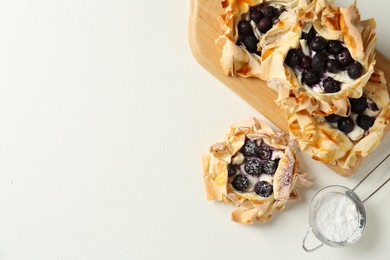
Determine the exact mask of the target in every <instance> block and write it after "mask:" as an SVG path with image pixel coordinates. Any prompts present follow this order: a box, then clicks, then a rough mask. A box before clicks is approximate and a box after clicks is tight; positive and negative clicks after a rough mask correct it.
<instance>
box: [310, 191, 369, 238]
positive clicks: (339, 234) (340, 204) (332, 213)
mask: <svg viewBox="0 0 390 260" xmlns="http://www.w3.org/2000/svg"><path fill="white" fill-rule="evenodd" d="M314 214H315V222H316V226H317V229H318V231H319V232H320V233H321V235H322V236H323V237H325V238H326V239H328V240H330V241H333V242H337V243H341V242H347V243H353V242H355V241H356V240H358V239H359V238H360V236H361V234H362V233H361V230H360V229H359V226H360V224H359V223H360V216H359V212H358V209H357V207H356V205H355V204H354V202H353V201H352V200H351V199H350V198H349V197H347V196H345V195H343V194H340V193H333V194H331V195H329V196H326V197H325V198H324V199H323V200H322V201H319V202H318V203H317V205H316V207H315V212H314Z"/></svg>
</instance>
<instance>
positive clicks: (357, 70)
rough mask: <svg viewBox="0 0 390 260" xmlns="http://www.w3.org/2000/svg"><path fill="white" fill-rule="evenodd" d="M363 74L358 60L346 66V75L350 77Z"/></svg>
mask: <svg viewBox="0 0 390 260" xmlns="http://www.w3.org/2000/svg"><path fill="white" fill-rule="evenodd" d="M362 74H363V66H362V64H360V63H359V62H355V63H354V64H352V65H351V66H349V68H348V76H349V77H350V78H351V79H358V78H360V76H361V75H362Z"/></svg>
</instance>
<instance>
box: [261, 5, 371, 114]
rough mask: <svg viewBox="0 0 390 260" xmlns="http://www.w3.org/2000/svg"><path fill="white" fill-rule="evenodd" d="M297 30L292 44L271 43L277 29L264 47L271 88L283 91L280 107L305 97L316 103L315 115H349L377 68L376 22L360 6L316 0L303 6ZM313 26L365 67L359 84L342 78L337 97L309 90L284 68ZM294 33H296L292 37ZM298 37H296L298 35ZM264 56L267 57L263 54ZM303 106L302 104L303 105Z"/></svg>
mask: <svg viewBox="0 0 390 260" xmlns="http://www.w3.org/2000/svg"><path fill="white" fill-rule="evenodd" d="M296 14H297V16H296V22H297V23H296V26H294V27H292V28H293V29H292V31H290V32H289V34H290V35H289V36H288V37H287V35H286V36H285V37H286V38H288V42H289V43H288V44H282V45H280V46H279V45H276V46H273V45H272V44H270V43H272V42H273V40H272V39H269V36H270V35H272V34H273V33H274V32H273V31H274V30H276V28H273V29H271V30H270V31H269V32H268V34H267V35H265V37H264V39H263V40H262V42H261V43H260V45H262V47H263V50H264V51H265V52H267V53H268V54H267V57H268V59H269V62H268V64H270V65H267V66H266V65H265V62H262V67H263V68H262V69H263V70H265V69H266V68H267V69H268V70H269V71H268V74H269V81H268V85H269V86H270V87H272V88H274V89H276V90H279V98H278V104H280V105H281V104H282V103H283V100H284V99H285V98H288V97H289V96H291V95H295V96H297V97H299V96H301V95H305V96H307V97H308V98H310V99H312V100H311V101H310V103H311V106H314V107H311V108H310V109H311V110H313V111H315V113H317V114H319V115H322V114H326V115H328V114H338V115H341V116H346V115H348V114H349V112H350V111H349V110H350V105H349V102H348V99H349V98H359V97H360V96H361V95H362V94H363V87H364V86H365V85H366V84H367V82H368V80H369V78H370V76H371V74H372V73H373V72H374V66H375V44H376V34H375V26H376V24H375V21H374V20H373V19H369V20H364V21H363V20H361V19H360V14H359V11H358V9H357V7H356V5H351V6H349V7H348V8H342V7H338V6H334V5H333V1H331V2H330V3H329V2H328V1H326V0H313V1H312V3H310V4H309V5H307V6H306V7H305V6H304V4H301V5H300V6H299V7H298V10H297V11H296ZM310 24H312V25H313V26H314V28H315V29H316V31H317V32H318V33H319V34H320V35H321V36H323V37H324V38H325V39H327V40H340V41H343V42H344V43H345V44H346V47H347V48H348V50H349V51H350V53H351V56H352V57H353V58H354V60H355V61H357V62H359V63H361V64H362V65H363V67H364V71H365V73H364V74H363V75H362V76H361V77H360V78H358V79H356V80H351V79H349V77H348V76H347V75H346V72H345V73H344V75H343V74H340V75H338V77H341V78H343V79H345V82H344V83H343V84H342V89H341V90H340V91H339V92H337V93H331V94H329V93H317V92H315V91H313V90H312V89H311V88H309V87H305V86H304V85H303V84H302V83H301V82H300V81H299V80H298V78H297V76H296V75H295V73H294V71H293V70H292V69H291V68H290V67H288V66H287V65H285V64H284V60H285V58H286V55H287V53H288V51H289V50H290V49H291V48H297V47H298V45H299V44H300V38H301V34H302V31H303V30H305V28H306V26H307V25H310ZM292 32H294V33H292ZM294 34H295V35H294ZM263 56H264V54H263ZM302 92H304V94H302ZM300 106H302V104H300Z"/></svg>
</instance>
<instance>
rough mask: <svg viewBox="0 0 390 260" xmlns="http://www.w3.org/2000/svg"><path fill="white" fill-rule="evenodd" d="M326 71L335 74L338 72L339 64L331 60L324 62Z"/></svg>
mask: <svg viewBox="0 0 390 260" xmlns="http://www.w3.org/2000/svg"><path fill="white" fill-rule="evenodd" d="M326 70H327V71H329V72H331V73H337V72H338V71H339V63H338V62H337V61H336V60H333V59H330V60H328V61H327V62H326Z"/></svg>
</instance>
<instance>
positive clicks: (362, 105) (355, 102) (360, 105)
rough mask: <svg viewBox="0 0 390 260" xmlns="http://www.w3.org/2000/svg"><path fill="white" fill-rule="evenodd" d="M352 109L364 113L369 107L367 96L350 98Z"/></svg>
mask: <svg viewBox="0 0 390 260" xmlns="http://www.w3.org/2000/svg"><path fill="white" fill-rule="evenodd" d="M349 103H350V104H351V111H352V112H354V113H357V114H359V113H362V112H363V111H364V110H365V109H366V107H367V99H366V98H365V97H360V98H350V99H349Z"/></svg>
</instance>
